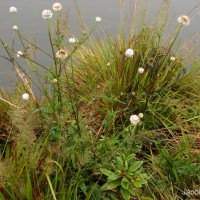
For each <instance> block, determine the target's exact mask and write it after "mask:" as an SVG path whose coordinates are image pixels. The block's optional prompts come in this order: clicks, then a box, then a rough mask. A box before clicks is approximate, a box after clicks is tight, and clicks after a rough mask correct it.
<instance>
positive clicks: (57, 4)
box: [53, 3, 62, 11]
mask: <svg viewBox="0 0 200 200" xmlns="http://www.w3.org/2000/svg"><path fill="white" fill-rule="evenodd" d="M61 9H62V5H61V4H60V3H54V4H53V10H55V11H59V10H61Z"/></svg>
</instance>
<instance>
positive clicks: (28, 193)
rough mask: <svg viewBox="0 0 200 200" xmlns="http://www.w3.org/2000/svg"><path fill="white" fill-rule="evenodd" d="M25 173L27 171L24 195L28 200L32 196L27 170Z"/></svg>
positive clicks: (30, 199)
mask: <svg viewBox="0 0 200 200" xmlns="http://www.w3.org/2000/svg"><path fill="white" fill-rule="evenodd" d="M26 171H27V169H26ZM26 173H27V183H26V191H27V195H26V198H27V199H28V200H32V199H33V196H32V184H31V178H30V175H29V173H28V171H27V172H26Z"/></svg>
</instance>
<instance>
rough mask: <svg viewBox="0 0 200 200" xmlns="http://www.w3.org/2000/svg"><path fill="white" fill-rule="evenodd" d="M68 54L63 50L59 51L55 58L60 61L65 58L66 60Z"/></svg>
mask: <svg viewBox="0 0 200 200" xmlns="http://www.w3.org/2000/svg"><path fill="white" fill-rule="evenodd" d="M67 56H68V53H67V51H66V50H64V49H60V50H59V51H58V52H57V53H56V58H59V59H61V60H64V59H65V58H67Z"/></svg>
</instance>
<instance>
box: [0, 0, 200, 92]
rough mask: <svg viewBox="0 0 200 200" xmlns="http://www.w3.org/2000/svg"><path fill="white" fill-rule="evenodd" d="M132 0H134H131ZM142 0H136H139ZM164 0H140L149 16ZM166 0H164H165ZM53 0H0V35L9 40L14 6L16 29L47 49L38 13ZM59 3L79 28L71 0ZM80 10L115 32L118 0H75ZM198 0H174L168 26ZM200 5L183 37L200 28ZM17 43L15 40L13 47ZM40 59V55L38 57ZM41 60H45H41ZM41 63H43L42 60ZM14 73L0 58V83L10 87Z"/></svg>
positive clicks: (127, 4) (44, 28)
mask: <svg viewBox="0 0 200 200" xmlns="http://www.w3.org/2000/svg"><path fill="white" fill-rule="evenodd" d="M132 1H133V2H135V1H134V0H132ZM140 1H142V0H138V2H140ZM163 1H164V0H143V2H144V4H145V6H146V7H147V8H148V13H149V15H150V16H153V15H154V14H155V12H156V10H157V9H158V8H159V6H160V5H161V3H162V2H163ZM165 1H166V0H165ZM54 2H55V1H53V0H0V5H1V6H0V19H1V20H0V38H2V39H3V41H4V42H5V43H7V44H9V45H10V44H11V42H12V35H13V30H12V27H13V19H12V14H11V13H9V8H10V7H11V6H15V7H16V8H17V9H18V12H17V14H16V19H15V20H16V21H15V24H16V25H17V26H18V27H19V29H20V32H21V33H23V35H25V36H26V37H28V38H31V37H34V38H35V39H36V41H37V43H38V44H39V45H40V47H42V48H43V49H49V40H48V37H47V23H46V21H44V20H43V19H42V17H41V13H42V11H43V10H44V9H51V10H52V4H53V3H54ZM59 2H60V3H61V4H62V5H63V10H64V11H65V12H66V13H67V15H68V17H69V23H70V27H71V28H72V31H74V33H75V34H76V32H78V31H79V32H80V23H78V21H77V13H76V10H75V5H74V2H73V0H59ZM77 2H78V5H79V7H80V9H81V11H82V14H83V17H84V20H85V22H86V24H87V25H88V26H89V27H90V26H92V25H93V24H94V23H95V21H94V20H95V17H96V16H100V17H101V18H102V22H101V24H102V27H103V28H104V30H105V31H106V32H107V33H111V34H114V35H116V33H117V30H118V27H119V21H120V1H119V0H77ZM198 3H200V0H174V1H173V2H172V4H171V6H170V9H169V18H170V19H173V20H172V27H173V26H175V25H176V23H177V21H176V19H177V17H178V16H180V15H183V14H187V13H188V12H189V11H190V10H191V9H192V8H194V7H195V6H196V5H197V4H198ZM129 11H130V0H124V1H123V13H124V16H125V19H126V16H128V13H129ZM198 12H200V8H196V9H195V10H194V11H193V12H192V13H191V14H190V17H191V18H193V16H196V17H195V18H194V19H193V20H192V22H191V25H190V26H189V27H186V30H185V31H184V32H183V33H182V35H181V37H182V38H184V37H185V36H186V35H187V37H188V36H190V35H191V37H192V34H194V33H196V32H200V15H197V13H198ZM18 45H19V44H18V43H16V44H15V47H16V51H17V50H21V49H17V48H18ZM0 55H5V51H4V50H3V48H2V47H0ZM39 59H42V58H39ZM44 62H45V61H44ZM44 64H45V63H44ZM15 80H16V76H15V73H14V71H13V70H12V65H11V64H10V63H9V62H8V61H6V60H4V59H2V58H0V86H2V87H3V88H4V89H8V88H12V82H15Z"/></svg>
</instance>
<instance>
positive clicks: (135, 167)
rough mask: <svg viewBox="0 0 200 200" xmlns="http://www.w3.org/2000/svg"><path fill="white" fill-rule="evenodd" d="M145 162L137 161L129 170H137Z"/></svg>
mask: <svg viewBox="0 0 200 200" xmlns="http://www.w3.org/2000/svg"><path fill="white" fill-rule="evenodd" d="M142 164H143V161H135V162H134V163H133V164H132V165H131V166H130V168H129V171H131V172H135V171H137V170H138V169H139V168H140V167H141V166H142Z"/></svg>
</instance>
